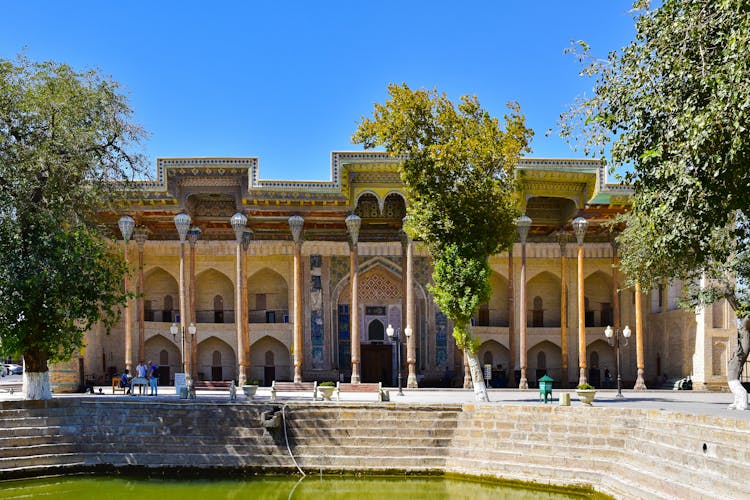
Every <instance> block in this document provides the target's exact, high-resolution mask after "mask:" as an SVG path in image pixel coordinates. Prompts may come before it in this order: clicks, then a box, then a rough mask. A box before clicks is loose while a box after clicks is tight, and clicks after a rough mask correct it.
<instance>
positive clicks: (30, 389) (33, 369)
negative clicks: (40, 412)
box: [23, 351, 52, 399]
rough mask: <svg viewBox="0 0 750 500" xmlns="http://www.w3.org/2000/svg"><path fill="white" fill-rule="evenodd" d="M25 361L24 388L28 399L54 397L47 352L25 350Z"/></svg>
mask: <svg viewBox="0 0 750 500" xmlns="http://www.w3.org/2000/svg"><path fill="white" fill-rule="evenodd" d="M23 362H24V369H23V390H24V393H25V394H26V399H52V389H51V387H50V383H49V368H48V367H47V355H46V353H42V352H39V351H31V352H25V353H24V355H23Z"/></svg>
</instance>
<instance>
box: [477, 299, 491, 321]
mask: <svg viewBox="0 0 750 500" xmlns="http://www.w3.org/2000/svg"><path fill="white" fill-rule="evenodd" d="M477 326H490V305H489V304H488V303H487V302H485V303H484V304H481V305H480V306H479V322H478V323H477Z"/></svg>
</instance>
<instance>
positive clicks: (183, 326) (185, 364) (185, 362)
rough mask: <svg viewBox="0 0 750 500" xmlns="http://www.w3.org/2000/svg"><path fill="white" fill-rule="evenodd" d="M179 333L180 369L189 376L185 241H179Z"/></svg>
mask: <svg viewBox="0 0 750 500" xmlns="http://www.w3.org/2000/svg"><path fill="white" fill-rule="evenodd" d="M179 291H180V335H182V339H181V342H182V343H181V346H182V371H183V373H185V377H186V378H190V354H189V353H187V352H185V350H186V347H187V345H186V341H187V336H186V335H187V331H186V330H187V314H186V313H187V308H186V307H185V241H184V240H181V241H180V289H179Z"/></svg>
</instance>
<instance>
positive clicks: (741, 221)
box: [562, 0, 750, 311]
mask: <svg viewBox="0 0 750 500" xmlns="http://www.w3.org/2000/svg"><path fill="white" fill-rule="evenodd" d="M634 12H635V26H636V36H635V39H634V40H633V41H632V42H631V43H630V44H629V45H627V46H626V47H624V48H623V49H621V50H619V51H614V52H611V53H610V54H609V56H608V57H607V59H606V60H597V59H593V58H592V57H591V54H590V50H589V47H588V46H587V45H586V44H585V43H583V42H579V44H578V46H579V48H580V49H582V50H580V51H579V52H578V54H579V56H580V57H581V60H582V61H584V62H585V67H584V69H583V74H584V75H588V76H592V77H594V78H595V85H594V96H593V97H591V98H588V99H581V100H579V101H578V103H577V105H576V106H574V107H573V108H572V109H571V111H570V112H569V113H567V114H566V115H564V116H563V117H562V118H563V119H562V125H563V127H562V131H563V134H564V135H567V136H568V137H570V138H571V139H573V140H576V139H583V142H584V147H585V149H586V150H587V151H588V152H592V153H597V154H602V155H603V153H604V147H605V146H608V145H611V167H613V168H615V167H619V166H627V167H628V168H629V169H630V171H629V172H628V174H626V176H625V179H624V180H625V181H626V182H629V183H631V184H632V185H633V187H634V188H635V194H634V197H633V200H632V201H633V204H632V210H631V211H630V212H629V213H627V214H625V215H624V216H622V217H621V218H620V219H619V220H618V222H625V223H626V224H627V225H626V228H625V230H624V232H623V233H622V235H621V236H620V237H619V240H620V243H622V245H623V252H622V261H621V263H622V266H623V268H624V270H625V271H626V273H627V274H628V275H629V276H631V277H632V278H633V279H637V280H639V281H640V282H641V283H642V284H644V285H646V286H648V285H651V284H653V283H655V282H657V281H659V280H661V279H665V278H666V279H669V278H675V277H676V278H682V279H689V280H692V278H695V277H696V276H699V275H704V274H705V273H708V276H709V277H712V278H715V279H718V280H719V281H722V282H723V284H721V285H720V287H719V288H721V289H723V290H724V291H723V292H722V293H724V294H728V295H731V296H732V297H733V299H732V301H733V305H734V306H735V307H736V308H738V309H740V310H743V311H747V306H748V302H747V294H746V293H745V292H744V291H743V289H741V288H740V289H738V288H736V287H735V285H736V283H740V284H742V283H743V278H744V280H745V281H744V282H746V279H747V278H749V277H750V275H748V274H746V272H747V270H748V264H747V262H746V261H747V257H746V247H747V238H748V223H747V216H748V215H749V214H750V210H749V209H750V195H749V194H748V186H750V168H748V165H750V125H749V124H750V58H748V57H747V54H748V53H750V2H748V1H739V0H729V1H721V2H717V1H711V0H691V1H688V0H666V1H664V2H661V3H660V5H659V6H658V7H656V8H652V7H651V6H650V4H649V2H643V1H639V2H636V3H635V4H634ZM578 133H582V137H576V134H578ZM730 275H731V276H734V277H737V278H739V282H736V281H735V282H734V284H732V281H733V280H726V279H724V278H726V277H727V276H730ZM693 281H694V280H693ZM711 283H718V282H717V281H712V282H711ZM727 286H728V287H729V288H727ZM717 290H718V289H717ZM715 296H716V294H714V295H713V297H715ZM711 297H712V296H711V295H710V294H703V295H702V300H710V299H711ZM694 298H696V299H698V298H699V297H698V295H694Z"/></svg>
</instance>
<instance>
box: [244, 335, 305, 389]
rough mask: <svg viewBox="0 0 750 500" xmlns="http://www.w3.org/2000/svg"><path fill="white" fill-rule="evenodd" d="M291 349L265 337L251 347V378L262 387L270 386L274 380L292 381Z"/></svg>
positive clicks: (271, 338)
mask: <svg viewBox="0 0 750 500" xmlns="http://www.w3.org/2000/svg"><path fill="white" fill-rule="evenodd" d="M291 359H292V358H291V354H290V353H289V349H287V347H286V346H285V345H284V344H282V343H281V342H279V341H278V340H277V339H275V338H273V337H269V336H265V337H263V338H261V339H258V340H257V341H256V342H254V343H253V345H252V346H250V370H251V378H254V379H257V380H259V381H260V382H261V384H262V385H266V386H270V385H271V382H273V381H274V380H279V381H292V379H293V378H294V367H293V366H292V361H291Z"/></svg>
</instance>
